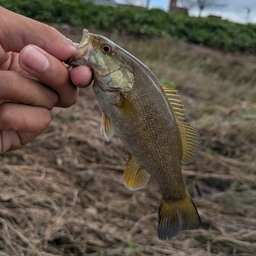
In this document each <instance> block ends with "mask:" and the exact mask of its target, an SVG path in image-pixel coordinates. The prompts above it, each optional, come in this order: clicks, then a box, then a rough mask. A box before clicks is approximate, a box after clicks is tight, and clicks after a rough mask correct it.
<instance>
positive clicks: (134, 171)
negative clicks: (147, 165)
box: [123, 154, 150, 190]
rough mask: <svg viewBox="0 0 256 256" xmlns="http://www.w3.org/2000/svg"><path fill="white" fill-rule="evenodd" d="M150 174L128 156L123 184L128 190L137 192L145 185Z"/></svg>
mask: <svg viewBox="0 0 256 256" xmlns="http://www.w3.org/2000/svg"><path fill="white" fill-rule="evenodd" d="M149 178H150V174H149V173H148V172H146V170H144V169H143V168H141V167H140V164H139V163H138V162H137V161H136V160H134V159H133V158H132V156H131V155H130V154H129V155H128V156H127V164H126V166H125V171H124V174H123V182H124V185H125V187H126V188H128V189H129V190H138V189H141V188H143V187H144V186H146V185H147V183H148V180H149Z"/></svg>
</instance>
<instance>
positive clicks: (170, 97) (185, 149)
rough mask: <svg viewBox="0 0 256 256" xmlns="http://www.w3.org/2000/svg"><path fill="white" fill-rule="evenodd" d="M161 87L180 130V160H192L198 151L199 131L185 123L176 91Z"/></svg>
mask: <svg viewBox="0 0 256 256" xmlns="http://www.w3.org/2000/svg"><path fill="white" fill-rule="evenodd" d="M161 89H162V92H163V94H164V96H165V99H166V100H167V102H168V105H169V107H170V110H171V112H172V113H173V114H174V118H175V120H176V122H177V124H178V128H179V131H180V135H181V142H182V157H181V162H182V163H184V164H186V163H189V162H191V161H193V160H194V158H195V157H196V155H197V153H198V150H199V147H200V144H201V140H200V136H199V133H198V132H197V131H196V130H195V129H194V128H192V127H191V126H190V125H189V124H188V123H186V118H185V113H184V105H182V104H181V103H182V100H181V98H180V95H179V94H178V93H177V92H178V91H177V90H174V89H172V88H170V87H168V86H165V85H162V86H161Z"/></svg>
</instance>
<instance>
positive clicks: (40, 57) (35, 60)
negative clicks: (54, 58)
mask: <svg viewBox="0 0 256 256" xmlns="http://www.w3.org/2000/svg"><path fill="white" fill-rule="evenodd" d="M23 64H24V65H25V66H27V67H28V68H30V69H32V70H34V71H36V72H38V73H42V72H44V71H46V70H47V69H48V67H49V65H50V63H49V60H48V59H47V57H46V56H45V55H44V54H42V52H40V51H39V50H38V49H36V48H35V47H34V46H27V48H26V49H25V51H24V53H23Z"/></svg>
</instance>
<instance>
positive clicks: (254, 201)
mask: <svg viewBox="0 0 256 256" xmlns="http://www.w3.org/2000/svg"><path fill="white" fill-rule="evenodd" d="M76 31H77V30H73V32H72V33H71V32H70V33H68V35H69V36H71V37H72V36H74V37H75V36H76ZM80 31H81V30H79V36H78V37H79V38H80ZM70 34H71V35H70ZM72 34H73V35H72ZM125 40H127V39H125ZM188 47H191V46H188ZM192 49H193V50H194V51H196V48H192ZM200 51H203V54H207V52H208V53H209V55H210V56H212V54H213V52H211V51H209V50H200ZM198 54H201V53H198ZM213 55H214V54H213ZM219 55H221V53H218V56H219ZM212 58H214V57H212ZM230 58H232V56H231V57H230ZM234 58H237V56H235V57H234ZM241 58H243V59H244V56H242V57H241ZM250 58H252V59H253V57H250ZM145 61H147V60H145ZM185 62H186V61H185ZM159 65H160V64H159ZM184 65H185V64H184ZM153 66H154V63H153ZM185 66H186V65H185ZM165 68H166V67H165ZM184 69H185V70H186V67H185V68H184ZM197 69H199V67H198V66H197ZM166 72H167V73H166V74H169V75H170V76H171V77H172V78H174V80H175V77H179V78H178V79H177V80H176V81H181V80H186V77H194V80H193V81H198V80H200V81H201V78H202V79H206V77H204V76H202V75H201V74H199V75H198V76H197V75H196V74H195V73H194V72H193V70H192V71H191V73H187V74H186V77H185V76H184V73H183V71H178V70H175V68H173V69H171V71H170V69H169V68H166ZM186 72H187V71H186ZM243 72H246V71H243ZM218 81H219V80H218ZM186 83H187V84H189V81H186ZM215 83H217V80H214V81H212V82H211V83H210V85H209V86H210V87H211V85H213V84H215ZM223 83H228V82H227V81H223ZM197 86H198V85H197ZM190 87H191V89H190V90H189V91H188V93H187V94H186V90H185V88H186V87H185V86H184V85H183V87H182V86H181V92H182V97H183V99H184V102H185V104H186V105H187V106H188V105H189V108H188V107H187V109H188V111H187V113H188V118H189V119H190V120H192V121H193V122H192V124H193V126H194V127H196V128H197V129H198V130H199V132H200V134H201V137H202V149H201V152H200V154H199V156H198V158H197V160H196V161H195V162H194V163H193V164H190V165H187V166H184V169H183V174H184V177H185V181H186V184H187V187H188V189H189V191H190V193H191V195H192V196H193V198H194V201H195V203H196V205H197V206H198V210H199V214H200V216H201V218H202V226H201V228H200V229H199V230H193V231H184V232H181V233H180V234H179V235H178V236H176V237H175V238H173V239H172V240H170V241H160V240H158V238H157V234H156V228H157V211H158V205H159V200H160V192H159V188H158V185H157V184H156V182H155V181H154V180H153V179H151V180H150V182H149V184H148V185H147V186H146V188H145V189H142V190H141V191H137V192H131V191H128V190H127V189H126V188H125V187H124V186H123V184H122V173H123V169H124V165H125V155H126V154H125V148H124V147H123V145H122V143H121V142H120V141H119V139H118V138H117V137H114V138H113V139H112V140H111V142H110V143H107V142H105V140H104V138H103V137H102V136H100V133H99V127H100V115H101V113H100V108H99V106H98V104H97V102H96V100H95V96H94V94H93V91H92V88H88V89H86V90H82V91H81V96H80V100H79V102H78V103H77V104H76V105H74V106H72V107H71V108H69V109H54V111H53V112H52V115H53V121H52V123H51V124H50V126H49V128H48V129H47V130H46V131H45V133H44V134H42V135H41V136H39V137H38V138H37V139H35V140H34V141H33V142H31V143H30V144H29V145H27V146H26V147H24V148H22V149H20V150H16V151H13V152H9V153H7V154H4V155H2V156H1V161H0V170H1V171H0V189H1V190H0V191H1V193H0V256H5V255H31V256H32V255H43V256H46V255H47V256H50V255H178V256H183V255H184V256H185V255H195V256H200V255H202V256H205V255H207V256H208V255H255V254H256V238H255V237H256V232H255V230H256V186H255V184H256V164H255V153H256V152H255V139H256V132H255V131H256V129H255V128H256V127H255V110H256V106H255V104H253V103H252V102H247V101H246V102H241V101H238V100H233V99H231V100H229V102H228V103H226V102H225V103H223V104H221V102H220V101H218V100H217V101H214V99H213V100H212V101H203V94H200V95H201V96H200V97H197V95H196V94H194V93H193V92H194V91H195V90H196V89H199V90H200V89H203V86H200V83H199V86H198V87H197V88H195V87H194V86H193V85H191V84H190ZM210 90H211V91H214V88H212V87H211V88H210ZM205 93H206V94H207V95H210V93H209V92H208V91H206V92H205ZM218 94H219V92H218ZM244 97H245V96H244Z"/></svg>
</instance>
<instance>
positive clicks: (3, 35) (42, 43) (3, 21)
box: [0, 6, 75, 61]
mask: <svg viewBox="0 0 256 256" xmlns="http://www.w3.org/2000/svg"><path fill="white" fill-rule="evenodd" d="M0 44H1V45H2V47H3V49H4V50H5V51H6V52H9V51H14V52H20V51H21V49H22V48H23V47H25V46H26V45H29V44H34V45H37V46H38V47H40V48H42V49H44V50H45V51H47V52H48V53H50V54H51V55H53V56H55V57H56V58H57V59H59V60H61V61H64V60H66V59H68V58H69V57H70V56H71V55H72V54H73V53H74V52H75V47H74V45H73V44H72V42H71V41H69V40H67V39H66V38H65V36H63V35H62V34H61V33H60V32H58V31H57V30H56V29H54V28H53V27H50V26H48V25H46V24H44V23H41V22H38V21H35V20H32V19H30V18H27V17H24V16H22V15H19V14H16V13H13V12H11V11H9V10H7V9H5V8H3V7H1V6H0Z"/></svg>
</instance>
